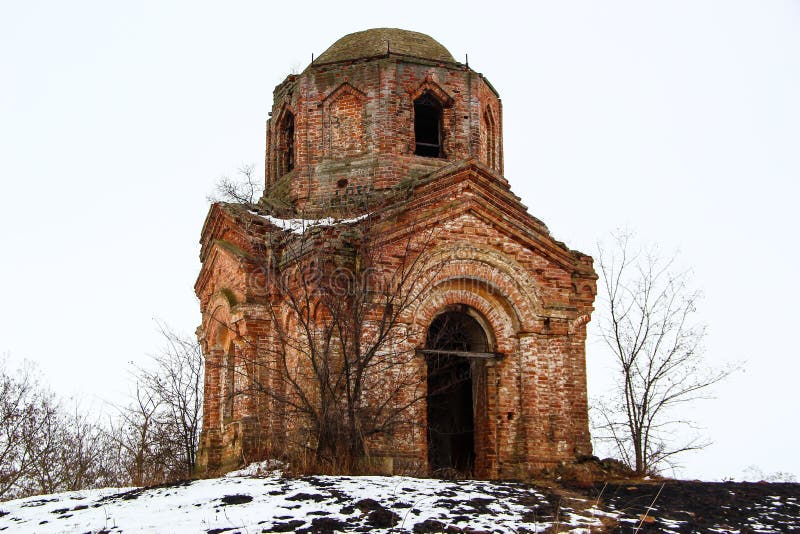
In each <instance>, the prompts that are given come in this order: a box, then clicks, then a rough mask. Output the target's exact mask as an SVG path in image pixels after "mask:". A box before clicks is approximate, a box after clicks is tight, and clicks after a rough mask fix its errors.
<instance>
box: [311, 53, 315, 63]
mask: <svg viewBox="0 0 800 534" xmlns="http://www.w3.org/2000/svg"><path fill="white" fill-rule="evenodd" d="M311 63H314V52H311Z"/></svg>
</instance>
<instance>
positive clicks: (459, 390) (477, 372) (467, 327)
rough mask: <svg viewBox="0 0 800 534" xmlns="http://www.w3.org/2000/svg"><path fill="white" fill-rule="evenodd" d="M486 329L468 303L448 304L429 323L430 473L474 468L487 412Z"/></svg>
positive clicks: (466, 473) (470, 472) (461, 473)
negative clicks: (479, 430)
mask: <svg viewBox="0 0 800 534" xmlns="http://www.w3.org/2000/svg"><path fill="white" fill-rule="evenodd" d="M488 350H489V343H488V340H487V337H486V333H485V331H484V329H483V327H482V326H481V324H480V323H479V322H478V320H477V319H476V318H475V317H474V316H473V314H472V312H471V310H469V309H468V308H467V307H466V306H458V307H455V308H448V309H447V310H446V311H444V312H443V313H441V314H439V315H438V316H437V317H436V318H435V319H434V320H433V322H432V323H431V325H430V327H429V328H428V336H427V339H426V343H425V350H423V353H424V354H425V362H426V363H427V367H428V377H427V384H428V396H427V404H428V406H427V416H428V428H427V439H428V466H429V469H430V473H431V475H434V476H442V477H451V476H452V477H471V476H474V474H475V450H476V447H475V445H476V443H475V441H476V439H475V435H476V427H477V426H480V425H479V424H476V419H478V420H479V419H481V418H482V417H484V416H485V413H484V412H485V406H483V404H484V399H485V379H484V373H485V370H484V366H483V363H484V360H485V358H486V357H488V355H489V354H490V353H489V352H488Z"/></svg>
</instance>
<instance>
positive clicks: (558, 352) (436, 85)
mask: <svg viewBox="0 0 800 534" xmlns="http://www.w3.org/2000/svg"><path fill="white" fill-rule="evenodd" d="M273 98H274V101H273V106H272V112H271V113H270V118H269V120H268V121H267V132H266V176H265V180H266V184H265V186H266V187H265V192H264V196H263V197H262V198H261V199H260V200H259V201H258V202H255V203H232V202H217V203H215V204H213V205H212V206H211V209H210V212H209V214H208V216H207V218H206V221H205V224H204V226H203V231H202V238H201V245H202V248H201V254H200V259H201V261H202V268H201V271H200V274H199V276H198V279H197V282H196V284H195V290H196V293H197V296H198V297H199V300H200V306H201V311H202V324H201V326H200V327H199V328H198V336H199V339H200V342H201V345H202V347H203V350H204V353H205V358H206V369H205V371H206V375H205V398H204V413H203V428H202V434H201V439H200V441H201V442H200V450H199V454H198V471H199V472H200V473H202V474H212V473H218V472H221V471H225V470H229V469H231V468H233V467H236V466H238V465H241V464H243V463H245V462H248V461H252V460H257V459H263V458H266V457H272V458H283V457H288V456H292V455H294V456H293V457H297V456H296V455H297V454H303V451H306V452H307V453H309V454H312V453H313V451H317V453H318V454H319V451H320V450H322V445H323V441H326V442H327V440H329V439H330V440H331V443H332V442H333V441H335V435H337V434H336V433H337V432H345V433H346V432H350V434H348V435H350V436H358V439H359V447H358V448H356V449H354V450H355V452H356V454H359V455H361V456H363V457H366V458H368V459H369V463H368V464H365V465H369V466H372V467H373V468H374V470H376V471H379V472H383V473H397V474H401V473H408V474H418V475H436V474H437V473H448V472H450V471H457V472H458V473H460V474H463V475H466V476H474V477H477V478H487V479H491V478H519V477H525V476H528V475H530V474H533V473H535V472H537V471H538V470H540V469H543V468H548V467H553V466H554V465H556V464H558V463H560V462H565V461H567V462H568V461H573V460H575V459H576V458H579V457H581V456H584V455H589V454H591V444H590V440H589V428H588V427H589V425H588V414H587V397H586V366H585V341H586V324H587V323H588V321H589V320H590V317H591V313H592V310H593V302H594V296H595V281H596V278H597V276H596V274H595V272H594V270H593V267H592V259H591V258H590V257H589V256H587V255H585V254H582V253H580V252H576V251H573V250H570V249H569V248H567V247H566V246H565V245H564V244H563V243H561V242H559V241H557V240H555V239H554V238H553V237H551V235H550V232H549V231H548V229H547V227H546V226H545V225H544V224H543V223H542V222H541V221H539V220H538V219H536V218H535V217H533V216H531V215H530V214H529V213H528V212H527V208H526V207H525V206H524V205H523V204H522V203H521V202H520V199H519V198H518V197H517V196H515V195H514V194H513V193H512V192H511V190H510V188H509V183H508V181H507V180H506V179H505V177H504V175H503V114H502V105H501V101H500V98H499V95H498V93H497V91H496V90H495V89H494V87H492V85H491V84H490V83H489V81H488V80H487V79H486V78H485V77H484V76H483V75H482V74H480V73H478V72H475V71H474V70H472V69H471V68H470V67H469V66H468V65H465V64H462V63H459V62H457V61H456V60H454V59H453V56H452V55H451V54H450V52H448V50H447V49H445V48H444V47H443V46H442V45H441V44H439V43H438V42H437V41H435V40H434V39H432V38H431V37H429V36H427V35H423V34H420V33H416V32H411V31H406V30H399V29H386V28H382V29H372V30H367V31H362V32H357V33H353V34H350V35H346V36H344V37H342V38H341V39H339V40H338V41H336V42H335V43H334V44H333V45H332V46H330V48H328V49H327V50H326V51H325V52H324V53H323V54H322V55H320V56H319V57H317V58H315V59H314V60H313V61H312V62H311V64H310V65H308V67H306V69H305V70H304V71H303V72H302V73H300V74H296V75H294V74H293V75H289V76H288V77H287V78H286V79H285V80H284V81H283V82H282V83H281V84H280V85H278V86H277V87H276V88H275V91H274V96H273ZM527 179H533V178H531V177H528V178H527ZM312 271H313V275H309V274H308V273H309V272H312ZM298 273H300V274H298ZM365 273H369V275H367V274H365ZM365 280H366V281H365ZM340 289H341V291H339V290H340ZM331 414H333V415H331ZM331 436H334V437H331ZM327 450H329V451H336V450H337V449H336V447H334V446H333V445H331V446H330V447H328V449H327Z"/></svg>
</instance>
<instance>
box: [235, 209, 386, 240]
mask: <svg viewBox="0 0 800 534" xmlns="http://www.w3.org/2000/svg"><path fill="white" fill-rule="evenodd" d="M250 213H252V214H253V215H257V216H259V217H261V218H262V219H265V220H267V221H269V222H270V223H271V224H272V225H273V226H277V227H278V228H280V229H281V230H288V231H290V232H292V233H294V234H298V235H301V234H303V233H304V232H305V231H306V230H310V229H311V228H317V227H323V226H336V225H338V224H352V223H357V222H359V221H363V220H364V219H366V218H367V217H369V216H370V214H369V213H365V214H364V215H360V216H358V217H352V218H350V219H335V218H333V217H325V218H323V219H281V218H279V217H273V216H272V215H264V214H262V213H258V212H257V211H254V210H250Z"/></svg>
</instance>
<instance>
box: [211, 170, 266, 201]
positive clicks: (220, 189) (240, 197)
mask: <svg viewBox="0 0 800 534" xmlns="http://www.w3.org/2000/svg"><path fill="white" fill-rule="evenodd" d="M263 189H264V186H263V183H262V181H261V180H259V179H258V178H257V177H256V176H255V175H254V166H253V165H242V166H241V167H240V168H239V170H238V173H237V176H236V177H235V178H230V177H228V176H222V177H221V178H220V179H219V180H218V181H217V183H216V185H215V188H214V193H212V194H210V195H208V201H209V202H236V203H240V204H253V203H255V202H257V201H258V199H259V197H260V196H261V193H262V192H263Z"/></svg>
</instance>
